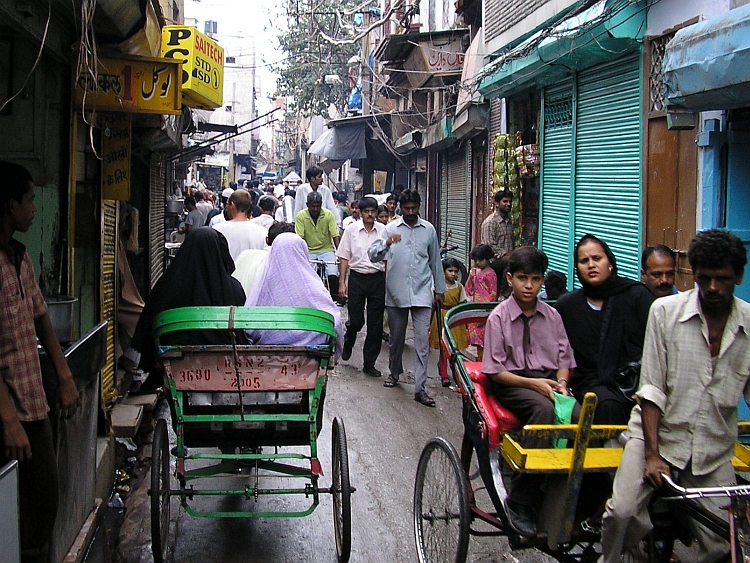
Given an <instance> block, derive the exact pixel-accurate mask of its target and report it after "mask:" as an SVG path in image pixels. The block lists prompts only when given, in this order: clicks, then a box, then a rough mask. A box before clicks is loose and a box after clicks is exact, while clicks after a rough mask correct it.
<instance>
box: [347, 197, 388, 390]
mask: <svg viewBox="0 0 750 563" xmlns="http://www.w3.org/2000/svg"><path fill="white" fill-rule="evenodd" d="M359 211H360V213H361V215H362V221H358V222H355V223H352V224H351V225H350V226H349V227H347V228H346V230H345V231H344V234H343V236H342V237H341V242H340V243H339V247H338V249H337V250H336V257H337V258H338V259H339V298H340V299H344V298H346V299H347V302H346V306H347V309H348V311H349V320H348V321H347V322H346V333H345V335H344V351H343V353H342V354H341V358H342V359H343V360H348V359H349V358H350V357H351V355H352V348H354V343H355V342H356V340H357V333H358V332H359V331H360V330H361V329H362V327H363V326H364V325H365V308H366V309H367V336H366V337H365V345H364V348H363V349H362V355H363V357H364V368H363V369H362V372H363V373H366V374H367V375H370V376H372V377H380V376H381V375H382V374H381V373H380V371H379V370H378V369H376V368H375V361H376V360H377V359H378V355H379V354H380V346H381V340H382V338H383V312H384V311H385V262H384V261H380V262H375V263H373V262H372V261H371V260H370V257H369V256H368V254H367V252H368V250H369V249H370V246H372V244H373V243H374V242H375V241H376V240H377V239H378V238H379V237H380V235H381V233H384V232H385V225H383V224H381V223H378V222H377V221H376V220H375V218H376V217H377V214H378V202H377V201H375V200H374V199H373V198H371V197H364V198H362V199H361V200H360V201H359ZM347 270H349V286H348V287H347V284H346V271H347Z"/></svg>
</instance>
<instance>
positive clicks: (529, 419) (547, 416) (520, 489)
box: [493, 385, 581, 506]
mask: <svg viewBox="0 0 750 563" xmlns="http://www.w3.org/2000/svg"><path fill="white" fill-rule="evenodd" d="M493 390H494V393H495V396H496V397H497V399H498V401H500V403H501V404H502V405H503V406H504V407H505V408H506V409H508V410H509V411H511V412H512V413H513V414H515V415H516V416H517V417H518V418H519V419H520V420H521V421H522V422H523V423H524V425H526V424H554V423H555V403H553V402H552V401H550V400H549V399H548V398H547V397H545V396H543V395H541V394H539V393H537V392H536V391H534V390H532V389H526V388H524V387H506V386H503V385H494V386H493ZM580 414H581V405H580V404H577V403H576V406H575V407H574V409H573V415H572V416H571V423H573V424H575V423H577V422H578V417H579V416H580ZM520 443H521V446H523V447H524V448H549V447H550V441H549V440H543V439H539V438H523V439H521V442H520ZM544 479H545V476H544V475H539V474H533V473H520V472H518V473H513V476H512V477H511V481H510V485H511V486H510V492H509V494H508V499H509V500H510V501H511V502H514V503H517V504H521V505H523V506H534V505H535V504H536V503H537V501H538V500H539V495H540V491H541V488H542V485H543V484H544Z"/></svg>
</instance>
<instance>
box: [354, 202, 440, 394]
mask: <svg viewBox="0 0 750 563" xmlns="http://www.w3.org/2000/svg"><path fill="white" fill-rule="evenodd" d="M399 203H400V204H401V214H402V216H401V218H399V219H396V220H395V221H391V222H390V223H388V225H386V228H385V231H383V233H381V234H380V237H379V238H378V240H376V241H375V242H373V243H372V246H370V250H369V251H368V255H369V257H370V260H371V261H372V262H380V261H381V260H386V261H387V262H388V268H387V269H386V278H385V305H386V308H387V309H388V326H389V330H390V333H391V345H390V355H389V360H388V367H389V369H390V372H391V373H390V375H389V376H388V378H387V379H386V380H385V382H384V383H383V385H384V386H385V387H395V386H396V385H398V379H399V377H400V376H401V374H402V373H403V372H404V367H403V362H402V359H403V355H404V342H405V340H406V326H407V323H408V321H409V312H411V321H412V325H413V328H414V351H415V352H416V362H415V368H414V400H415V401H417V402H418V403H421V404H423V405H426V406H428V407H434V406H435V400H434V399H433V398H432V397H430V396H429V395H428V394H427V391H426V390H425V383H426V382H427V358H428V356H429V353H430V348H429V342H428V331H429V329H430V316H431V313H432V306H433V303H434V302H437V303H438V304H441V303H442V301H443V293H445V277H444V276H443V267H442V265H441V262H440V243H439V242H438V236H437V233H436V232H435V228H434V227H433V226H432V225H431V224H430V223H428V222H427V221H425V220H423V219H420V218H419V206H420V204H421V203H422V200H421V198H420V197H419V193H418V192H416V191H413V190H407V191H405V192H404V193H403V194H401V197H400V199H399Z"/></svg>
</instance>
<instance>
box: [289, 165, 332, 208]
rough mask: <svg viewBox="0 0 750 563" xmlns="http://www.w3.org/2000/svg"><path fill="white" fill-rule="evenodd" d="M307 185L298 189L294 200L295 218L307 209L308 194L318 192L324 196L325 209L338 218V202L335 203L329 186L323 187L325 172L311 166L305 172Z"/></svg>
mask: <svg viewBox="0 0 750 563" xmlns="http://www.w3.org/2000/svg"><path fill="white" fill-rule="evenodd" d="M305 177H306V178H307V184H302V185H301V186H298V187H297V195H296V196H295V198H294V217H295V218H296V217H297V213H299V212H300V211H303V210H305V209H307V194H309V193H310V192H318V193H320V195H321V196H323V207H325V208H326V209H327V210H328V211H330V212H331V213H333V215H334V217H335V216H336V202H335V201H333V194H332V193H331V190H330V188H329V187H328V186H324V185H323V170H322V169H320V168H318V167H317V166H311V167H310V168H308V169H307V171H306V172H305Z"/></svg>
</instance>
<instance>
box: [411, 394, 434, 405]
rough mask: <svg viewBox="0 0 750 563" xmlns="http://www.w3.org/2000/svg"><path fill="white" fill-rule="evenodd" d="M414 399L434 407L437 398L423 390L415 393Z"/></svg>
mask: <svg viewBox="0 0 750 563" xmlns="http://www.w3.org/2000/svg"><path fill="white" fill-rule="evenodd" d="M414 400H415V401H416V402H418V403H420V404H422V405H424V406H426V407H434V406H435V399H433V398H432V397H430V396H429V395H428V394H427V392H426V391H421V392H420V393H415V395H414Z"/></svg>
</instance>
